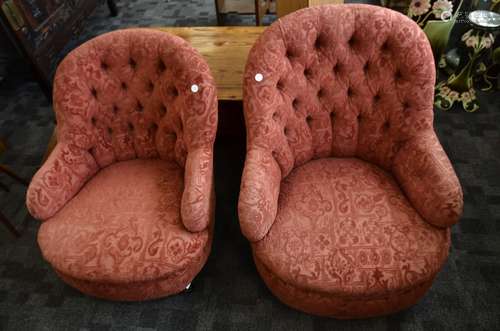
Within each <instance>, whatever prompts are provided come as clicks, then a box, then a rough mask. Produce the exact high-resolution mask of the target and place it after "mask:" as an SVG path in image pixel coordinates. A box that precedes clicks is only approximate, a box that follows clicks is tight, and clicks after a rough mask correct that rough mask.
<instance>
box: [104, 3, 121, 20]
mask: <svg viewBox="0 0 500 331" xmlns="http://www.w3.org/2000/svg"><path fill="white" fill-rule="evenodd" d="M106 2H107V3H108V8H109V13H110V14H111V16H113V17H114V16H117V15H118V7H117V6H116V2H115V0H107V1H106Z"/></svg>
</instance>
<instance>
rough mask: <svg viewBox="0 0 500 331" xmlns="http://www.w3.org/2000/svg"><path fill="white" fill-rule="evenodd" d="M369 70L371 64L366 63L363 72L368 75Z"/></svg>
mask: <svg viewBox="0 0 500 331" xmlns="http://www.w3.org/2000/svg"><path fill="white" fill-rule="evenodd" d="M368 70H370V62H368V61H366V63H365V65H364V66H363V72H364V73H365V74H366V73H368Z"/></svg>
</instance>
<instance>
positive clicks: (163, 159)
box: [27, 29, 217, 300]
mask: <svg viewBox="0 0 500 331" xmlns="http://www.w3.org/2000/svg"><path fill="white" fill-rule="evenodd" d="M54 110H55V112H56V116H57V123H58V143H57V146H56V147H55V149H54V151H53V152H52V154H51V155H50V157H49V159H48V160H47V162H46V163H45V164H44V165H43V166H42V168H41V169H40V170H39V171H38V172H37V173H36V174H35V176H34V177H33V181H32V183H31V186H30V187H29V190H28V194H27V205H28V208H29V210H30V212H31V214H32V215H33V216H34V217H35V218H37V219H40V220H42V221H43V223H42V225H41V227H40V231H39V233H38V242H39V245H40V248H41V251H42V254H43V256H44V258H45V259H46V260H47V261H48V262H49V263H50V264H51V265H52V267H54V269H55V271H56V272H57V274H59V276H60V277H61V278H62V279H63V280H64V281H66V282H67V283H68V284H70V285H71V286H73V287H75V288H77V289H79V290H80V291H82V292H84V293H86V294H89V295H92V296H96V297H100V298H105V299H111V300H146V299H153V298H158V297H163V296H167V295H171V294H175V293H178V292H180V291H182V290H184V289H185V288H186V286H187V285H188V284H189V283H190V282H191V281H192V279H193V278H194V277H195V276H196V274H197V273H198V272H199V271H200V269H201V268H202V267H203V265H204V263H205V261H206V259H207V256H208V254H209V251H210V247H211V239H212V224H213V212H214V203H215V201H214V190H213V173H212V170H213V169H212V167H213V166H212V165H213V162H212V157H213V142H214V138H215V132H216V126H217V96H216V88H215V85H214V81H213V79H212V76H211V73H210V70H209V68H208V66H207V64H206V62H205V61H204V59H203V58H202V57H201V55H200V54H198V53H197V52H196V51H195V50H194V49H193V48H192V47H191V46H189V45H188V44H187V42H185V41H184V40H182V39H180V38H178V37H175V36H172V35H169V34H167V33H164V32H159V31H154V30H148V29H130V30H121V31H115V32H111V33H107V34H104V35H102V36H99V37H97V38H95V39H93V40H90V41H88V42H86V43H85V44H83V45H82V46H80V47H78V48H77V49H75V50H74V51H73V52H71V53H70V54H69V55H68V56H67V57H66V58H65V59H64V61H63V62H62V63H61V65H60V66H59V68H58V70H57V73H56V76H55V82H54Z"/></svg>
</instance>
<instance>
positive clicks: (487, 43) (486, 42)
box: [480, 33, 495, 49]
mask: <svg viewBox="0 0 500 331" xmlns="http://www.w3.org/2000/svg"><path fill="white" fill-rule="evenodd" d="M494 41H495V39H494V38H493V35H492V34H491V33H489V34H488V35H486V36H484V37H483V38H482V39H481V45H480V48H481V49H482V48H490V47H491V45H493V42H494Z"/></svg>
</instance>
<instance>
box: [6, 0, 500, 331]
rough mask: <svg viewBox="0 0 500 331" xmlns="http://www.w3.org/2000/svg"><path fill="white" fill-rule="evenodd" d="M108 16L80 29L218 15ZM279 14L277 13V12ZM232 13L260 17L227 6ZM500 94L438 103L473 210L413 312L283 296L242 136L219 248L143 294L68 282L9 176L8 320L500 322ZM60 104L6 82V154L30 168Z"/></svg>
mask: <svg viewBox="0 0 500 331" xmlns="http://www.w3.org/2000/svg"><path fill="white" fill-rule="evenodd" d="M119 5H120V15H119V16H118V17H116V18H109V17H108V12H107V8H106V7H105V6H101V7H99V8H98V10H97V11H96V12H95V14H93V15H92V16H91V17H90V18H89V20H88V24H87V25H86V27H85V30H84V31H83V33H82V35H81V37H80V38H79V39H78V40H75V41H74V42H73V43H72V44H71V45H73V46H71V45H70V46H69V47H68V48H71V47H74V45H77V44H79V43H81V42H82V41H84V40H87V39H88V38H90V37H92V36H94V35H97V34H99V33H102V32H104V31H109V30H113V29H117V28H120V27H126V26H139V25H140V26H155V25H215V24H216V19H215V14H214V8H213V2H212V1H211V0H205V1H203V0H182V1H155V0H144V1H139V0H131V1H120V2H119ZM271 19H272V18H271ZM229 20H230V23H231V24H251V23H252V18H251V17H245V18H243V19H242V18H241V17H238V16H236V15H232V16H231V17H229ZM499 96H500V94H499V93H498V92H496V93H494V94H493V93H490V94H485V95H482V96H481V103H482V108H481V110H480V111H478V112H477V113H473V114H468V113H465V112H460V111H455V112H449V113H445V112H442V111H437V110H436V121H435V126H436V130H437V132H438V134H439V137H440V139H441V142H442V143H443V145H444V147H445V149H446V151H447V152H448V155H449V156H450V158H451V160H452V162H453V164H454V166H455V169H456V171H457V173H458V175H459V177H460V180H461V183H462V185H463V188H464V194H465V213H464V216H463V218H462V220H461V222H460V223H459V224H458V225H456V226H454V227H453V245H452V249H451V252H450V257H449V259H448V262H447V263H446V265H445V266H444V268H443V270H442V271H441V273H440V274H439V275H438V277H437V279H436V281H435V283H434V285H433V287H432V289H431V290H430V292H429V293H428V294H427V295H426V296H425V298H424V299H423V300H422V301H421V302H420V303H419V304H417V305H416V306H414V307H412V308H411V309H408V310H406V311H404V312H401V313H398V314H395V315H392V316H388V317H381V318H374V319H369V320H361V321H338V320H333V319H326V318H317V317H313V316H309V315H306V314H303V313H300V312H297V311H294V310H292V309H290V308H288V307H286V306H284V305H283V304H281V303H280V302H279V301H278V300H277V299H275V298H274V297H273V296H272V295H271V293H270V292H269V290H268V289H267V288H266V287H265V285H264V284H263V282H262V281H261V280H260V278H259V276H258V274H257V272H256V270H255V267H254V264H253V261H252V258H251V253H250V247H249V245H248V243H247V241H246V240H245V239H244V238H243V237H242V235H241V233H240V230H239V225H238V220H237V214H236V203H237V198H238V188H239V179H240V175H241V168H242V164H243V158H244V142H243V141H241V140H238V139H228V140H225V141H222V140H219V141H218V142H217V146H216V162H215V163H216V178H217V180H216V187H217V201H218V204H217V213H216V230H215V240H214V245H213V250H212V254H211V255H210V258H209V260H208V263H207V264H206V266H205V268H204V269H203V271H202V272H201V273H200V274H199V276H198V277H197V278H196V279H195V281H194V283H193V290H192V291H191V292H189V293H184V294H180V295H178V296H174V297H170V298H166V299H161V300H156V301H151V302H143V303H115V302H107V301H102V300H96V299H93V298H90V297H87V296H84V295H82V294H80V293H79V292H77V291H76V290H73V289H72V288H70V287H68V286H66V285H65V284H64V283H62V282H61V281H60V280H59V279H58V278H57V276H56V275H55V274H54V272H53V271H52V270H51V268H50V267H49V266H48V265H47V264H46V263H45V262H44V261H43V259H42V257H41V255H40V251H39V249H38V246H37V244H36V233H37V229H38V226H39V224H38V222H37V221H35V220H34V219H32V218H31V217H30V216H29V215H28V214H27V211H26V208H25V206H24V194H25V188H24V187H22V186H20V185H18V184H15V183H14V182H12V181H11V180H9V179H7V178H5V177H4V176H1V177H0V180H1V181H2V182H4V183H6V184H8V185H9V187H10V188H11V192H10V193H8V194H7V193H4V192H2V191H0V210H2V212H3V213H5V214H6V215H7V216H8V217H9V218H10V219H11V220H12V222H13V223H14V224H15V225H16V227H17V228H18V229H19V230H20V231H21V232H22V237H21V238H19V239H14V238H13V237H12V236H10V234H9V233H7V231H6V230H5V229H4V228H3V227H2V226H0V330H3V329H5V330H128V329H130V330H132V329H141V330H153V329H158V330H238V331H241V330H286V331H290V330H499V329H500V282H499V280H500V259H499V257H500V148H499V146H500V97H499ZM52 122H53V115H52V109H51V105H50V104H49V103H48V102H47V101H46V99H45V98H44V96H43V94H42V92H41V91H40V89H39V88H38V86H37V84H36V83H34V82H32V81H30V77H29V76H28V75H20V76H18V77H16V78H12V77H10V78H8V80H7V81H6V82H3V83H2V84H1V85H0V136H2V137H3V138H5V140H7V142H8V143H9V145H10V148H9V150H8V152H7V153H5V154H4V155H2V156H1V157H0V163H6V164H8V165H10V166H11V167H12V168H14V169H15V170H16V171H17V172H18V173H20V174H22V175H23V176H25V177H26V178H29V177H30V176H31V175H32V174H33V173H34V172H35V171H36V169H37V166H38V165H39V163H40V161H41V158H42V155H43V153H44V151H45V146H46V143H47V142H48V139H49V137H50V134H51V132H52V129H53V124H52Z"/></svg>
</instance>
